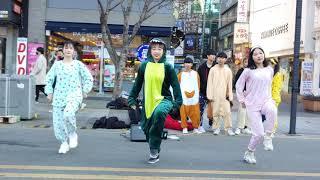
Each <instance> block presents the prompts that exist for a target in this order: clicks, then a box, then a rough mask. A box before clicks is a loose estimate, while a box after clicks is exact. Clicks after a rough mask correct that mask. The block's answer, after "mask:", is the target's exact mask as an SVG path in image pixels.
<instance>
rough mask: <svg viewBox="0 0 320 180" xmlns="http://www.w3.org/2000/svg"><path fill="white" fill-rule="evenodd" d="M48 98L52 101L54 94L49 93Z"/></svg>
mask: <svg viewBox="0 0 320 180" xmlns="http://www.w3.org/2000/svg"><path fill="white" fill-rule="evenodd" d="M47 99H48V101H49V102H51V101H52V94H48V96H47Z"/></svg>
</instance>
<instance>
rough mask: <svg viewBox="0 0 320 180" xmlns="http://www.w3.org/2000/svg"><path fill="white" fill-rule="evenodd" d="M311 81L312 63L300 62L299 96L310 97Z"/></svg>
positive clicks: (307, 61)
mask: <svg viewBox="0 0 320 180" xmlns="http://www.w3.org/2000/svg"><path fill="white" fill-rule="evenodd" d="M312 80H313V61H312V60H305V61H303V62H302V67H301V84H300V94H301V95H311V94H312V83H313V82H312Z"/></svg>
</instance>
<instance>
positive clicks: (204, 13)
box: [200, 0, 207, 59]
mask: <svg viewBox="0 0 320 180" xmlns="http://www.w3.org/2000/svg"><path fill="white" fill-rule="evenodd" d="M206 4H207V0H205V1H204V6H203V16H202V36H201V51H200V59H202V57H203V49H204V37H205V28H206Z"/></svg>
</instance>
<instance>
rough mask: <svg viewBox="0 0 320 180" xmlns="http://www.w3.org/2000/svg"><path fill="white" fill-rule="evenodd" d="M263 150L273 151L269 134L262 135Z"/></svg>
mask: <svg viewBox="0 0 320 180" xmlns="http://www.w3.org/2000/svg"><path fill="white" fill-rule="evenodd" d="M263 145H264V150H266V151H273V144H272V138H271V137H270V136H267V135H266V136H264V140H263Z"/></svg>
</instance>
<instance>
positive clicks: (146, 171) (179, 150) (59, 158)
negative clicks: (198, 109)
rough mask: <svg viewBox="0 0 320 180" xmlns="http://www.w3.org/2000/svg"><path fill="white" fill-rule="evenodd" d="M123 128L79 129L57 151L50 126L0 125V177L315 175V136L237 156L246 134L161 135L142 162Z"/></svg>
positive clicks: (141, 147) (140, 147)
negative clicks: (153, 154)
mask: <svg viewBox="0 0 320 180" xmlns="http://www.w3.org/2000/svg"><path fill="white" fill-rule="evenodd" d="M123 134H125V131H124V130H79V147H78V148H77V149H73V150H71V151H69V152H68V153H67V154H65V155H60V154H58V153H57V152H58V148H59V144H58V142H57V141H56V139H55V138H54V135H53V130H52V129H51V128H46V129H44V128H43V129H41V128H17V129H16V128H6V127H2V128H1V129H0V179H47V178H53V179H319V178H320V166H319V162H320V157H319V149H320V136H285V135H280V136H278V137H276V138H275V139H274V146H275V150H274V151H273V152H266V151H264V150H263V148H262V145H261V146H259V148H258V149H257V152H256V157H257V164H256V165H250V164H246V163H244V162H243V161H242V157H243V153H244V151H245V149H246V146H247V144H248V141H249V136H236V137H229V136H225V135H220V136H213V135H212V134H211V133H206V134H202V135H195V134H189V135H182V134H180V133H178V134H177V135H178V136H180V137H181V139H180V141H176V140H165V141H163V144H162V152H161V157H160V161H159V162H158V163H157V164H154V165H150V164H147V162H146V161H147V158H148V146H147V144H146V143H143V142H142V143H137V142H130V141H129V140H128V139H127V138H126V137H123V136H122V135H123Z"/></svg>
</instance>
